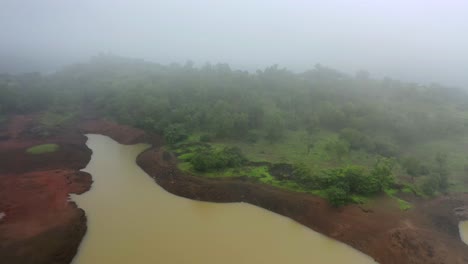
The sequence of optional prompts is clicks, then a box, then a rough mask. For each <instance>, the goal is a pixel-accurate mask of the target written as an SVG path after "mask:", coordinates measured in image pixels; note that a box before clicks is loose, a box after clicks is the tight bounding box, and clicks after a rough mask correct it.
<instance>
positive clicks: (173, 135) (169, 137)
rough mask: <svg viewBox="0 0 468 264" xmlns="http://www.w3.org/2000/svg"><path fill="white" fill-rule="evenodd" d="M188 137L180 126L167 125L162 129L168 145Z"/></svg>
mask: <svg viewBox="0 0 468 264" xmlns="http://www.w3.org/2000/svg"><path fill="white" fill-rule="evenodd" d="M187 137H188V134H187V132H186V131H185V128H184V127H183V126H182V125H181V124H173V125H169V126H168V127H167V128H166V129H164V139H165V140H166V142H167V143H169V144H175V143H177V142H180V141H182V140H184V139H186V138H187Z"/></svg>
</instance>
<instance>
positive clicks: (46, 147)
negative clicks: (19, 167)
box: [26, 144, 60, 155]
mask: <svg viewBox="0 0 468 264" xmlns="http://www.w3.org/2000/svg"><path fill="white" fill-rule="evenodd" d="M59 148H60V146H59V145H57V144H42V145H36V146H34V147H30V148H28V149H27V150H26V152H27V153H29V154H33V155H37V154H44V153H52V152H55V151H57V150H59Z"/></svg>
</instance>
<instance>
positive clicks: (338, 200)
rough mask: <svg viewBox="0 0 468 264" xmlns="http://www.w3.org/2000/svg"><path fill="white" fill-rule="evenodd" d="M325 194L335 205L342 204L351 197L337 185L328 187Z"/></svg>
mask: <svg viewBox="0 0 468 264" xmlns="http://www.w3.org/2000/svg"><path fill="white" fill-rule="evenodd" d="M326 196H327V200H328V201H329V202H330V203H331V204H332V205H333V206H335V207H340V206H343V205H345V204H347V203H348V202H349V201H350V199H351V196H350V195H349V193H348V192H347V191H346V190H344V189H342V188H340V187H338V186H333V187H330V188H328V189H327V190H326Z"/></svg>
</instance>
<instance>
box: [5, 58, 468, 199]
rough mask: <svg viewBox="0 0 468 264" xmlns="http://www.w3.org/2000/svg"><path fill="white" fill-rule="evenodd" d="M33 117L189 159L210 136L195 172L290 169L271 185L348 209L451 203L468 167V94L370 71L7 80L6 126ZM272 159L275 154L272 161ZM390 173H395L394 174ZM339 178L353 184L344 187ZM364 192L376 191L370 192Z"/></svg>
mask: <svg viewBox="0 0 468 264" xmlns="http://www.w3.org/2000/svg"><path fill="white" fill-rule="evenodd" d="M33 112H41V113H42V118H41V120H42V121H41V123H40V124H38V127H35V128H34V131H33V132H34V133H37V135H38V136H47V135H49V134H50V133H54V129H55V128H56V127H57V126H60V124H62V123H64V122H66V121H67V120H72V119H73V118H74V117H76V116H79V115H81V114H86V113H91V112H92V113H98V114H99V115H100V116H104V117H106V118H109V119H113V120H115V121H118V122H120V123H124V124H128V125H131V126H135V127H139V128H142V129H144V130H146V131H148V132H151V133H160V134H163V135H165V138H166V141H167V143H168V144H170V145H171V146H172V147H173V148H174V150H176V151H177V150H180V151H181V152H184V153H185V154H190V153H187V152H189V150H187V143H189V142H193V137H194V136H198V141H199V143H200V142H202V143H203V144H204V146H205V147H203V150H200V149H197V150H196V152H197V153H196V154H197V155H195V154H194V153H192V154H194V155H189V156H190V157H188V158H187V159H186V160H185V161H186V162H185V163H186V164H185V165H187V166H188V167H186V168H188V169H189V170H192V171H193V172H194V173H195V172H196V171H197V168H198V171H200V172H203V171H210V170H211V171H218V172H219V173H221V172H220V171H222V170H224V169H226V168H229V167H237V168H239V167H241V168H242V166H244V167H245V166H247V165H246V164H248V163H249V162H252V161H268V162H273V163H286V164H290V165H291V168H292V169H291V170H292V171H293V172H292V173H291V175H290V176H287V177H286V178H283V179H281V177H280V178H275V179H270V180H265V181H266V182H269V183H272V182H273V183H274V182H276V183H278V182H288V184H289V183H290V182H292V183H294V184H296V185H297V186H300V188H301V190H306V191H307V190H317V189H324V188H325V189H327V190H328V197H329V198H332V197H334V199H338V202H337V204H340V203H341V202H342V201H343V199H341V196H346V197H347V195H353V194H358V195H361V194H366V195H367V194H369V193H376V192H379V191H384V189H385V188H390V187H391V186H392V184H397V183H405V184H408V186H410V187H411V188H412V189H413V191H414V192H421V193H425V194H427V195H432V194H434V193H437V192H439V191H442V192H445V191H447V190H448V189H449V187H450V186H449V180H448V179H449V175H451V179H452V183H453V184H454V183H457V182H458V181H459V180H460V181H462V179H463V177H461V176H463V175H464V174H466V169H465V168H468V167H466V166H465V164H468V159H467V157H465V155H464V154H463V150H462V147H463V144H464V143H465V142H468V141H467V140H465V138H467V137H466V135H467V132H468V127H467V125H468V122H467V117H468V94H467V93H466V92H465V91H463V90H461V89H457V88H450V87H444V86H441V85H438V84H432V85H419V84H415V83H404V82H400V81H397V80H393V79H389V78H385V79H382V80H379V79H373V78H371V77H370V75H369V73H367V72H365V71H360V72H358V73H356V75H355V76H349V75H346V74H343V73H341V72H339V71H336V70H334V69H330V68H327V67H325V66H322V65H316V66H315V68H314V69H311V70H309V71H306V72H303V73H293V72H291V71H289V70H287V69H284V68H281V67H279V66H277V65H274V66H271V67H268V68H266V69H264V70H258V71H257V72H255V73H249V72H246V71H240V70H233V69H231V68H230V66H229V65H227V64H215V65H213V64H205V65H203V66H201V67H195V66H194V64H193V63H192V62H187V63H185V64H184V65H179V64H171V65H159V64H154V63H148V62H145V61H141V60H133V59H126V58H120V57H114V56H97V57H94V58H92V59H91V60H90V61H89V62H88V63H83V64H76V65H72V66H69V67H66V68H64V69H62V70H60V71H58V72H56V73H54V74H51V75H40V74H34V73H31V74H22V75H8V74H3V75H1V76H0V113H1V114H0V115H1V116H4V117H6V116H8V115H9V114H12V113H25V114H26V113H33ZM184 144H185V145H184ZM206 146H208V147H206ZM210 146H211V147H210ZM219 146H223V147H219ZM291 146H295V147H294V148H295V150H289V147H291ZM301 146H302V147H301ZM183 148H185V149H183ZM270 148H271V149H270ZM273 148H275V149H274V151H273ZM299 148H300V150H299ZM181 149H182V150H181ZM270 150H271V152H275V153H273V154H272V155H271V156H268V155H267V154H268V153H269V151H270ZM192 151H193V149H192ZM283 151H284V155H283V154H281V153H282V152H283ZM299 151H300V152H299ZM200 153H203V155H202V156H200ZM265 153H266V154H265ZM278 153H280V154H278ZM262 155H263V156H262ZM275 155H276V156H275ZM277 155H282V156H281V157H280V158H278V156H277ZM204 157H205V158H204ZM206 157H210V158H208V159H206ZM181 160H183V157H182V159H181ZM210 160H211V161H213V160H219V162H218V163H216V164H215V163H213V164H211V165H210V162H209V161H210ZM203 162H204V163H203ZM390 163H391V165H390ZM190 164H191V166H190ZM220 164H221V165H220ZM382 164H387V165H388V166H387V169H388V168H391V171H392V172H382V166H383V165H382ZM210 166H211V167H210ZM200 168H202V169H200ZM324 169H327V171H325V172H324ZM379 170H380V172H379V173H376V171H379ZM384 171H385V169H384ZM234 174H235V172H234ZM331 174H333V175H334V176H333V177H338V180H336V181H337V182H343V181H349V183H348V184H347V186H346V187H343V186H339V184H335V183H333V181H334V180H333V177H331V176H330V175H331ZM382 174H388V175H390V174H392V177H393V176H395V179H394V180H393V179H392V182H391V183H389V184H388V185H386V186H378V185H379V184H382V182H385V181H382V180H381V179H378V178H372V177H371V176H372V175H374V176H376V177H378V176H379V175H382ZM324 175H325V176H326V177H325V176H324ZM356 175H364V176H363V177H364V178H365V179H364V180H363V179H361V178H359V177H356ZM340 177H341V178H340ZM323 178H326V179H328V180H327V181H326V182H324V180H323ZM371 178H372V180H366V179H371ZM312 179H313V180H312ZM330 179H331V180H330ZM343 179H346V180H343ZM353 181H364V182H366V183H363V184H361V185H366V186H367V187H369V188H367V189H366V188H364V189H365V190H360V189H362V188H361V187H355V186H354V182H353ZM296 185H294V186H296ZM341 185H342V184H341ZM291 186H293V185H291ZM353 186H354V187H353ZM298 188H299V187H298ZM343 192H344V193H343ZM324 195H325V194H324ZM340 195H341V196H340ZM346 197H345V200H346V199H347V198H346Z"/></svg>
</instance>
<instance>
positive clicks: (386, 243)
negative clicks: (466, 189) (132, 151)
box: [0, 116, 468, 264]
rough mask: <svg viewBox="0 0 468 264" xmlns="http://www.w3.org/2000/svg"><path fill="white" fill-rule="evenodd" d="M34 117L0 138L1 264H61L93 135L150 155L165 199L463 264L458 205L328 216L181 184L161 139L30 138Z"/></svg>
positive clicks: (384, 259) (253, 187) (260, 195)
mask: <svg viewBox="0 0 468 264" xmlns="http://www.w3.org/2000/svg"><path fill="white" fill-rule="evenodd" d="M33 122H34V116H16V117H14V118H12V121H11V122H9V125H8V127H7V128H4V129H2V130H1V131H0V135H1V138H2V139H1V140H0V212H4V213H5V214H6V215H5V217H4V218H3V219H1V220H0V259H1V260H2V263H3V262H4V263H13V264H14V263H69V262H70V261H71V259H72V258H73V256H74V255H75V253H76V250H77V248H78V245H79V243H80V241H81V239H82V237H83V235H84V234H85V232H86V216H85V213H84V212H83V211H82V210H81V209H79V208H76V205H75V204H74V203H70V202H67V199H68V194H69V193H82V192H85V191H86V190H88V189H89V188H90V186H91V183H92V180H91V178H90V175H88V174H86V173H80V172H78V170H79V169H81V168H83V167H85V166H86V164H87V163H88V161H89V159H90V156H91V151H90V150H89V149H88V148H87V147H86V145H85V142H86V138H85V137H84V136H83V133H99V134H104V135H107V136H110V137H112V138H113V139H114V140H116V141H118V142H120V143H125V144H133V143H138V142H151V143H152V144H153V145H154V146H155V147H154V148H152V149H150V150H148V151H146V152H144V153H142V154H141V155H140V156H139V157H138V160H137V162H138V164H139V165H140V166H141V167H142V168H143V169H144V170H145V171H146V172H147V173H148V174H149V175H151V177H153V178H154V179H155V180H156V182H157V183H158V184H159V185H161V186H162V187H163V188H165V189H166V190H168V191H170V192H172V193H174V194H176V195H180V196H184V197H188V198H191V199H197V200H205V201H213V202H239V201H243V202H248V203H252V204H255V205H257V206H260V207H263V208H266V209H268V210H271V211H274V212H277V213H280V214H282V215H285V216H288V217H291V218H293V219H295V220H296V221H298V222H300V223H302V224H304V225H306V226H309V227H310V228H312V229H314V230H316V231H318V232H321V233H323V234H326V235H328V236H330V237H333V238H335V239H338V240H340V241H343V242H345V243H347V244H349V245H351V246H353V247H355V248H357V249H359V250H361V251H363V252H365V253H366V254H368V255H370V256H372V257H373V258H375V259H376V260H377V261H378V262H379V263H381V264H390V263H392V264H393V263H447V264H448V263H450V264H452V263H468V247H467V246H466V245H465V244H463V243H462V242H461V241H460V239H459V237H458V226H457V225H458V221H459V219H458V218H457V217H456V216H455V213H454V209H455V208H457V207H461V206H463V205H465V204H468V197H467V196H466V195H459V196H456V197H440V198H437V199H434V200H431V201H419V202H416V203H415V204H416V206H415V208H413V209H411V210H410V211H408V212H402V211H400V210H399V209H398V206H397V205H396V204H395V203H394V202H393V201H392V200H389V199H386V198H385V197H382V198H381V199H379V200H378V201H376V202H375V203H374V205H370V206H367V207H366V208H361V207H358V206H354V205H352V206H347V207H344V208H341V209H335V208H331V207H330V206H329V205H328V204H327V203H326V202H325V201H324V200H322V199H320V198H317V197H313V196H310V195H306V194H300V193H293V192H289V191H284V190H280V189H277V188H274V187H271V186H266V185H262V184H258V183H253V182H248V181H245V180H242V179H227V180H212V179H203V178H199V177H194V176H191V175H185V174H182V173H181V172H179V171H178V170H177V169H176V162H177V161H176V159H175V158H174V157H173V156H172V155H171V154H170V153H167V152H163V151H161V150H160V149H159V148H158V147H159V146H160V145H161V142H162V141H161V139H160V138H159V137H157V136H153V137H147V136H145V134H144V133H143V132H142V131H140V130H138V129H134V128H129V127H124V126H119V125H116V124H114V123H111V122H105V121H104V122H103V121H96V120H91V121H89V120H88V121H86V122H80V124H79V125H78V126H70V127H67V128H64V129H63V131H61V132H60V133H59V135H60V136H56V137H50V138H46V139H37V138H33V137H31V136H30V135H29V134H28V133H27V130H28V127H30V126H31V124H32V123H33ZM41 143H58V144H60V146H61V148H60V150H59V151H58V152H56V153H50V154H42V155H38V156H31V155H28V154H26V153H25V152H24V150H25V149H26V148H27V147H29V146H32V145H36V144H41Z"/></svg>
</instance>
